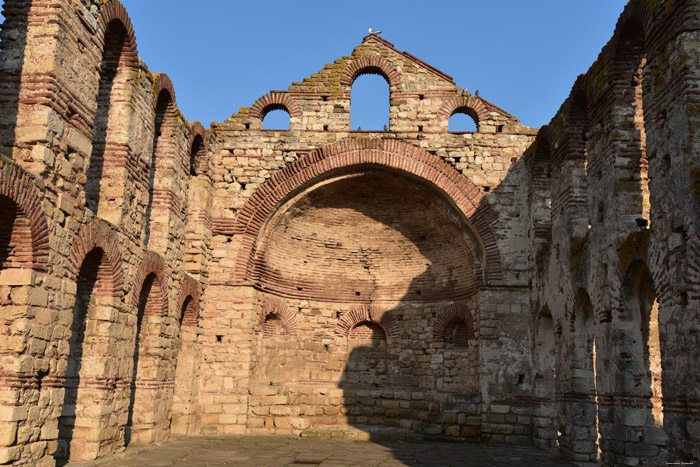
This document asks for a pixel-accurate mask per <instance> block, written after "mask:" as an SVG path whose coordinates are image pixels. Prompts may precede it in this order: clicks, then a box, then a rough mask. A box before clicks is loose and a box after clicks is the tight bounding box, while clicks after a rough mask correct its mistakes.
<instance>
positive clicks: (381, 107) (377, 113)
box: [350, 69, 390, 131]
mask: <svg viewBox="0 0 700 467" xmlns="http://www.w3.org/2000/svg"><path fill="white" fill-rule="evenodd" d="M389 96H390V93H389V81H388V79H387V78H385V77H384V75H383V73H381V72H380V71H379V69H377V70H373V69H367V70H365V71H364V73H361V74H360V75H359V76H358V77H357V78H356V79H355V81H354V82H353V84H352V90H351V101H350V129H351V130H364V131H368V130H369V131H383V130H388V129H389V108H390V104H389Z"/></svg>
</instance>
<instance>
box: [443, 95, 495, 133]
mask: <svg viewBox="0 0 700 467" xmlns="http://www.w3.org/2000/svg"><path fill="white" fill-rule="evenodd" d="M456 113H465V114H467V115H469V116H470V117H471V118H473V119H474V122H475V123H476V127H477V130H478V129H479V125H480V123H481V122H484V121H487V120H489V109H488V108H487V107H486V105H484V102H483V101H482V100H481V99H480V98H478V97H471V96H457V97H453V98H451V99H449V100H447V101H446V102H445V103H444V104H443V105H442V107H441V108H440V110H439V111H438V117H439V118H440V120H441V121H447V120H449V119H450V117H452V116H453V115H454V114H456Z"/></svg>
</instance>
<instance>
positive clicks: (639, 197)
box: [614, 18, 651, 231]
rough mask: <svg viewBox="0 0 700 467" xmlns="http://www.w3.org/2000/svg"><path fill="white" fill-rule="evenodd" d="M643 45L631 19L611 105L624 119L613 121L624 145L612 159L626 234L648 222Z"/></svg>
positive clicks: (637, 26)
mask: <svg viewBox="0 0 700 467" xmlns="http://www.w3.org/2000/svg"><path fill="white" fill-rule="evenodd" d="M644 42H645V34H644V27H643V25H642V23H641V22H640V21H639V20H637V19H636V18H632V19H630V20H629V21H628V22H627V23H626V24H625V26H624V28H623V29H622V31H621V33H620V35H619V39H618V43H617V48H616V50H615V62H614V76H615V78H614V90H615V93H614V95H615V104H614V105H615V106H616V107H618V108H620V109H622V110H624V111H623V112H616V114H617V115H622V116H625V117H626V118H622V119H617V120H615V123H616V128H614V130H615V134H616V135H618V136H617V138H618V139H624V140H625V141H626V144H624V145H621V146H619V147H617V148H616V151H617V152H618V154H616V157H615V159H614V160H615V161H616V164H615V170H616V172H617V174H616V180H617V186H618V187H619V189H618V190H616V204H617V209H618V213H619V216H620V223H621V224H622V226H624V227H625V228H626V229H627V230H628V231H633V230H635V228H636V222H635V220H636V219H637V218H639V217H642V218H644V219H646V220H647V222H650V221H651V212H650V208H651V204H650V201H649V170H648V169H649V160H648V158H647V154H646V131H645V128H644V121H645V120H644V104H643V89H642V81H643V70H644V66H645V65H646V60H647V58H646V50H645V44H644ZM629 108H632V109H634V114H630V113H629V112H627V109H629Z"/></svg>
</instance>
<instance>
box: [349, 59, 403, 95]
mask: <svg viewBox="0 0 700 467" xmlns="http://www.w3.org/2000/svg"><path fill="white" fill-rule="evenodd" d="M366 73H378V74H379V75H381V76H383V77H384V78H386V80H387V81H388V82H389V88H390V89H398V87H399V86H400V85H401V74H400V73H399V72H398V70H397V69H396V68H394V66H393V65H392V64H391V63H389V62H388V61H387V60H386V59H384V58H382V57H379V56H376V55H372V56H369V57H368V56H365V57H358V58H356V59H355V60H353V61H352V62H351V63H350V64H349V65H348V66H347V67H346V68H345V70H343V75H342V76H341V77H340V84H341V85H343V86H352V83H353V82H354V81H355V79H357V77H358V76H360V75H363V74H366Z"/></svg>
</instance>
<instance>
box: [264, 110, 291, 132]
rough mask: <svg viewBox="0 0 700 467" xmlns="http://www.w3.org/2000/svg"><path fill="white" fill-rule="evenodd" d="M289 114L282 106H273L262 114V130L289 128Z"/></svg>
mask: <svg viewBox="0 0 700 467" xmlns="http://www.w3.org/2000/svg"><path fill="white" fill-rule="evenodd" d="M289 121H290V115H289V111H288V110H287V108H286V107H284V106H273V107H271V108H269V109H267V111H266V112H265V113H264V115H263V122H262V124H263V130H289Z"/></svg>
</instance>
